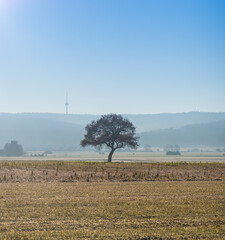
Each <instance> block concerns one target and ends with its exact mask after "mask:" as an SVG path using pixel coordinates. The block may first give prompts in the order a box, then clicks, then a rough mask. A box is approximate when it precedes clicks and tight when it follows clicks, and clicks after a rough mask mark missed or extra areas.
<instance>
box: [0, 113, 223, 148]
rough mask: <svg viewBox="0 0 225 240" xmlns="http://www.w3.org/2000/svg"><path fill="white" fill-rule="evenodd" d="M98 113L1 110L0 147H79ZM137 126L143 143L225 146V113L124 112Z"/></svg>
mask: <svg viewBox="0 0 225 240" xmlns="http://www.w3.org/2000/svg"><path fill="white" fill-rule="evenodd" d="M99 117H100V116H98V115H79V114H69V115H65V114H50V113H46V114H45V113H20V114H8V113H1V114H0V132H1V134H0V148H3V146H4V144H5V143H7V142H10V141H11V140H17V141H18V142H19V143H20V144H22V145H23V147H24V148H25V149H29V150H48V149H51V150H63V151H65V150H67V151H78V150H79V151H80V150H82V148H81V146H80V141H81V139H82V138H83V136H84V134H85V126H86V124H88V123H91V121H93V120H96V119H98V118H99ZM124 117H126V118H128V119H129V120H130V121H131V122H133V124H134V126H135V127H136V132H137V135H138V136H140V141H139V142H140V147H144V146H145V145H150V146H154V147H163V146H165V145H166V144H179V145H180V146H182V147H198V146H205V147H225V113H201V112H190V113H176V114H146V115H139V114H137V115H124Z"/></svg>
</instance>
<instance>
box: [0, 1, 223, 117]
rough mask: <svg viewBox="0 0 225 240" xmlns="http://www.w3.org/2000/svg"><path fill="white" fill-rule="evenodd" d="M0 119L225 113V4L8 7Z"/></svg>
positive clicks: (1, 19) (1, 20)
mask: <svg viewBox="0 0 225 240" xmlns="http://www.w3.org/2000/svg"><path fill="white" fill-rule="evenodd" d="M0 88H1V91H0V112H12V113H17V112H50V113H64V112H65V98H66V92H68V98H69V99H68V100H69V104H70V105H69V113H74V114H84V113H85V114H106V113H121V114H148V113H174V112H189V111H202V112H225V1H224V0H188V1H186V0H169V1H168V0H66V1H65V0H0Z"/></svg>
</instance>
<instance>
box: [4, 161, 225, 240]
mask: <svg viewBox="0 0 225 240" xmlns="http://www.w3.org/2000/svg"><path fill="white" fill-rule="evenodd" d="M0 181H1V182H0V239H142V240H144V239H145V240H147V239H225V190H224V189H225V164H224V163H178V162H176V163H175V162H174V163H103V162H77V161H76V162H74V161H0Z"/></svg>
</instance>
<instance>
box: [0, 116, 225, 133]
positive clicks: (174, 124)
mask: <svg viewBox="0 0 225 240" xmlns="http://www.w3.org/2000/svg"><path fill="white" fill-rule="evenodd" d="M2 116H8V117H9V118H11V117H18V118H21V117H22V118H27V119H28V118H29V119H48V120H54V121H60V122H65V123H73V124H78V125H81V126H86V124H88V123H90V122H91V121H92V120H96V119H98V118H100V117H101V116H100V115H90V114H68V115H66V114H57V113H19V114H8V113H5V114H4V113H0V121H1V117H2ZM123 116H124V117H126V118H128V119H129V120H130V121H131V122H133V124H134V125H135V126H136V129H137V132H146V131H152V130H158V129H165V128H179V127H182V126H185V125H189V124H197V123H207V122H215V121H220V120H225V113H208V112H189V113H161V114H129V115H128V114H127V115H123Z"/></svg>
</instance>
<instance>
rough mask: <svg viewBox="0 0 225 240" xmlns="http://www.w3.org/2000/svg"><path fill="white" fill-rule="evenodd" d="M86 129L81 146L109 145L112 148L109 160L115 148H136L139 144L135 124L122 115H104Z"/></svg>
mask: <svg viewBox="0 0 225 240" xmlns="http://www.w3.org/2000/svg"><path fill="white" fill-rule="evenodd" d="M85 129H86V131H87V133H86V134H85V136H84V139H83V140H82V141H81V146H83V147H86V146H88V145H90V146H102V145H105V146H107V147H108V148H110V149H111V151H110V153H109V156H108V162H111V161H112V155H113V153H114V152H115V150H117V149H119V148H125V147H130V148H133V149H135V148H136V147H137V146H138V137H135V127H134V125H133V124H132V123H131V122H130V121H129V120H128V119H126V118H123V117H122V116H121V115H117V114H107V115H103V116H102V117H101V118H100V119H98V120H96V121H92V123H90V124H88V125H87V126H86V128H85Z"/></svg>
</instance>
